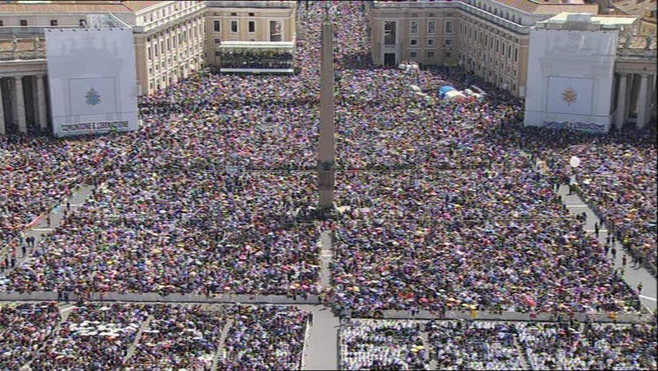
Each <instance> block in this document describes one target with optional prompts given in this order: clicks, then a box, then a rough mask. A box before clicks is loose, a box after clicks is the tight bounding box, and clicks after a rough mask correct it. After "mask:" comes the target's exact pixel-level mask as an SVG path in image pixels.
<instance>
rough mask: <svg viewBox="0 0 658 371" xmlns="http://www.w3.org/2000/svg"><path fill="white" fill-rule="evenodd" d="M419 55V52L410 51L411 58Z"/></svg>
mask: <svg viewBox="0 0 658 371" xmlns="http://www.w3.org/2000/svg"><path fill="white" fill-rule="evenodd" d="M417 56H418V52H416V51H413V52H409V57H410V58H416V57H417Z"/></svg>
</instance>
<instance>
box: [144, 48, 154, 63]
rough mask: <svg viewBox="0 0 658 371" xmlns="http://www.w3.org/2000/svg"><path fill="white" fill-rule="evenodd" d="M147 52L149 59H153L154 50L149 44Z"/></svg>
mask: <svg viewBox="0 0 658 371" xmlns="http://www.w3.org/2000/svg"><path fill="white" fill-rule="evenodd" d="M146 53H147V54H148V56H149V60H151V59H153V54H152V53H153V52H152V51H151V47H150V46H149V47H148V48H146Z"/></svg>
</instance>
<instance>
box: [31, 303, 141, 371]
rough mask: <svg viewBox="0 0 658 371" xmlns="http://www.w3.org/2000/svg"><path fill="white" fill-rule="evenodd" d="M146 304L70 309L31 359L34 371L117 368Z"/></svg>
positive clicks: (132, 339)
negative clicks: (54, 331) (82, 367)
mask: <svg viewBox="0 0 658 371" xmlns="http://www.w3.org/2000/svg"><path fill="white" fill-rule="evenodd" d="M148 309H149V308H148V307H147V306H146V305H139V304H137V305H135V304H108V305H104V304H102V303H86V304H84V305H82V306H78V307H75V308H73V310H72V311H71V313H70V314H69V315H68V318H66V319H65V320H63V321H62V323H61V324H60V326H59V329H58V330H57V332H56V333H55V334H54V335H53V336H51V337H49V338H48V340H47V341H46V342H45V343H44V344H42V347H41V348H40V350H39V351H38V352H37V354H36V355H35V356H34V358H33V359H32V362H31V363H30V367H31V368H32V369H33V370H54V369H59V370H62V369H75V368H76V367H80V366H83V365H84V367H86V368H90V369H103V368H108V369H118V368H120V367H122V366H123V365H124V362H125V357H126V355H127V353H128V349H129V347H130V346H131V345H132V344H133V342H134V340H135V336H136V335H137V331H138V330H139V329H140V327H141V325H142V322H143V321H144V320H146V319H147V318H148V316H149V311H148Z"/></svg>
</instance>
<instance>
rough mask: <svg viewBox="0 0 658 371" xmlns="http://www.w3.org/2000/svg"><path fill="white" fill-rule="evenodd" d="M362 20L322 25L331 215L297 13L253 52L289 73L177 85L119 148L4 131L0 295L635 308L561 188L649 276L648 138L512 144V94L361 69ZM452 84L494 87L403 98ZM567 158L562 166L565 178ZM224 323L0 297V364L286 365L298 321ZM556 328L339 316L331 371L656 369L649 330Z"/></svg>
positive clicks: (634, 293)
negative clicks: (280, 39) (53, 215)
mask: <svg viewBox="0 0 658 371" xmlns="http://www.w3.org/2000/svg"><path fill="white" fill-rule="evenodd" d="M362 8H363V5H362V4H360V3H359V2H337V3H336V4H334V5H333V6H332V9H331V13H332V16H333V17H334V19H335V20H336V21H335V28H336V32H335V53H334V54H335V62H336V69H337V70H338V71H339V73H338V74H337V76H338V77H337V79H336V90H337V94H336V153H337V159H336V169H337V171H336V199H335V204H336V206H337V209H338V213H337V215H336V216H335V218H334V219H332V220H330V221H318V220H317V218H314V217H313V216H314V210H315V208H316V206H317V203H318V195H317V193H318V189H317V187H318V186H317V174H316V168H317V151H318V145H317V142H318V136H319V134H318V126H319V87H320V84H319V72H320V45H319V40H320V26H321V18H322V14H323V9H322V6H321V5H319V4H312V5H311V6H310V8H309V9H308V10H306V9H305V7H304V6H301V7H299V9H298V22H299V26H300V27H303V28H304V29H305V31H306V34H307V37H306V39H305V40H303V41H299V42H298V43H297V46H296V50H295V53H293V55H292V56H288V55H283V56H279V55H278V54H277V55H272V56H271V58H270V59H271V60H273V61H274V62H272V63H279V58H281V59H282V60H287V58H288V57H290V58H292V59H294V65H295V66H299V67H300V68H301V70H300V71H299V74H296V75H292V76H274V75H258V76H256V75H241V76H237V75H215V74H212V73H208V71H203V73H198V74H194V75H191V76H190V77H189V78H188V79H185V80H184V81H181V82H179V83H178V84H176V85H174V86H170V87H168V88H167V89H164V90H161V91H158V92H156V93H155V94H153V95H150V96H145V97H140V102H139V103H140V111H141V118H142V120H143V127H142V128H141V129H140V130H139V131H136V132H131V133H125V134H110V135H105V136H98V137H92V138H68V139H52V138H46V137H36V138H29V137H20V136H10V137H0V179H2V182H0V254H2V255H0V264H4V265H3V266H2V268H3V269H2V271H0V290H1V291H3V292H4V291H15V292H21V293H29V292H36V291H54V290H56V291H59V292H62V291H65V292H72V293H75V294H87V293H159V294H161V295H163V296H164V295H167V294H171V293H183V294H204V295H208V296H219V295H222V294H250V295H255V294H260V295H286V296H302V297H305V296H308V295H320V296H321V297H322V298H323V299H324V300H325V302H326V303H331V304H332V306H333V308H334V309H337V312H342V311H349V312H350V313H351V315H352V317H372V316H374V314H375V313H377V312H379V311H382V310H427V311H429V312H431V313H433V314H436V315H438V316H441V314H443V313H445V312H446V311H451V310H478V311H490V312H502V311H514V312H525V313H537V312H559V313H568V314H573V313H591V312H632V313H635V312H637V311H638V310H639V309H640V302H639V297H638V294H640V292H639V291H638V289H636V288H633V287H630V286H629V285H628V284H627V283H626V282H625V281H624V280H623V275H622V274H621V273H620V272H619V271H618V270H615V269H614V266H613V264H611V262H610V260H609V254H608V253H607V249H606V247H609V245H610V243H609V242H605V243H604V242H600V241H599V240H597V239H596V238H595V236H593V235H592V234H591V233H587V232H586V231H585V229H584V224H583V222H582V221H581V220H578V219H577V218H575V217H573V216H571V214H570V213H569V211H568V210H567V209H566V207H565V206H564V204H563V203H562V201H561V198H560V196H559V195H558V189H559V187H560V186H564V185H565V184H566V183H567V182H568V179H569V177H570V176H571V175H573V176H574V177H575V180H576V182H577V185H576V186H575V187H574V188H575V191H576V192H577V193H578V194H579V195H580V196H581V197H582V198H583V199H584V200H585V202H587V203H588V204H589V205H591V206H592V208H593V209H594V210H595V211H596V212H597V214H598V216H599V217H600V218H601V221H602V222H604V223H605V226H606V228H607V229H608V231H610V233H611V234H612V235H614V236H615V237H616V238H617V240H618V241H619V242H620V243H621V244H622V246H623V251H625V252H626V253H627V254H629V255H630V256H631V257H632V258H633V259H634V260H635V262H636V263H637V264H638V265H639V266H643V267H645V268H646V269H648V270H649V271H650V272H652V273H653V274H654V275H655V274H656V259H657V257H658V256H657V255H656V254H657V246H656V237H657V236H656V214H657V213H656V211H657V209H658V208H657V199H656V191H657V189H656V166H655V159H656V157H657V145H656V138H655V134H656V133H655V127H654V128H649V129H648V130H645V131H642V132H640V131H624V132H621V133H618V132H614V133H610V134H608V135H605V136H601V135H591V134H584V133H576V132H564V131H554V130H547V129H540V128H525V127H522V125H521V123H520V117H521V116H522V107H523V106H522V102H521V101H520V100H518V99H516V98H514V97H512V96H511V95H509V94H507V93H505V92H503V91H499V90H497V89H495V88H494V87H492V86H490V85H488V84H487V83H486V82H483V81H480V80H478V79H477V78H474V77H473V76H470V75H468V74H467V73H465V72H464V71H462V70H460V69H456V68H447V67H445V68H444V67H441V68H435V67H430V68H424V69H422V70H420V71H418V72H417V73H415V72H406V71H401V70H399V69H391V68H378V67H376V66H374V65H373V63H372V61H371V59H370V57H369V56H370V51H369V50H370V43H369V40H368V37H367V24H368V22H367V18H366V17H365V14H364V12H363V9H362ZM236 63H238V62H236ZM268 63H269V62H268ZM281 63H288V62H285V61H284V62H281ZM471 83H477V85H478V86H480V87H482V88H483V89H485V90H487V91H488V92H490V94H488V95H487V97H486V98H485V99H483V100H482V101H478V100H475V99H465V100H459V101H452V102H443V101H438V100H436V99H430V100H429V101H428V100H425V99H421V98H419V96H418V95H417V94H415V93H414V92H413V91H412V90H411V89H410V88H409V85H411V84H413V85H417V86H419V87H420V88H421V89H422V90H423V91H424V92H428V94H431V95H433V94H434V92H436V91H437V89H438V88H439V87H440V86H444V85H451V86H454V87H456V88H458V89H465V88H467V87H469V84H471ZM654 126H655V125H654ZM572 156H578V157H579V158H580V159H581V166H579V167H577V168H575V169H572V170H571V171H570V172H571V173H570V172H569V171H567V170H566V169H567V165H568V163H569V159H570V158H571V157H572ZM539 160H542V161H546V163H547V164H548V171H547V172H546V173H542V172H541V171H539V170H538V169H537V166H536V163H537V161H539ZM80 186H92V187H93V188H94V190H93V192H92V195H91V196H90V197H89V198H88V199H87V200H86V202H85V203H84V204H83V205H81V206H79V207H76V208H75V209H74V210H73V211H72V212H70V213H68V215H67V216H66V217H65V218H64V220H63V222H62V223H61V225H59V226H58V227H57V228H55V229H54V230H53V231H52V232H51V233H49V234H48V235H47V236H46V237H45V239H44V240H43V241H41V242H39V243H38V244H37V246H36V247H34V248H33V249H31V250H30V251H29V256H28V257H27V259H26V260H25V261H24V262H22V263H21V264H19V265H17V266H16V267H15V268H13V269H10V267H8V266H6V265H7V264H5V261H6V260H7V259H8V258H9V257H12V256H15V255H16V251H17V250H18V249H20V247H21V244H23V243H24V233H25V232H26V231H27V230H28V229H29V228H31V227H33V226H34V225H36V224H38V223H39V222H40V221H41V220H44V219H45V218H46V217H45V215H46V214H45V213H47V212H48V211H49V210H51V209H52V208H53V207H54V206H55V205H57V204H59V203H61V202H63V201H64V200H65V199H66V198H67V197H68V196H69V195H70V194H72V192H74V191H75V189H76V188H78V187H80ZM328 229H329V230H330V232H331V239H332V245H333V249H334V251H333V253H334V255H333V261H332V264H331V265H330V273H331V280H330V284H329V286H330V287H328V288H323V287H322V286H321V284H320V281H321V279H320V271H321V269H320V266H321V264H320V246H319V244H318V241H319V240H320V235H321V234H322V233H323V232H324V231H326V230H328ZM606 245H608V246H606ZM220 307H221V306H218V307H217V308H220ZM221 308H223V309H222V310H217V309H208V308H205V307H202V306H189V305H180V306H167V305H147V304H120V303H83V305H77V306H75V307H74V308H73V309H72V310H70V311H67V312H63V311H62V312H60V310H59V309H58V307H57V306H56V305H55V304H52V303H38V304H7V305H5V304H2V305H0V336H1V338H2V339H3V340H2V341H1V342H0V369H5V368H8V369H16V368H20V367H21V366H22V365H25V364H29V365H30V367H31V368H32V369H33V370H47V369H66V368H76V367H80V365H82V364H84V365H92V366H93V367H97V368H128V369H135V370H137V369H157V368H164V369H167V368H186V369H204V368H211V367H212V366H213V365H215V366H217V367H218V368H220V369H244V368H248V369H296V368H299V367H301V366H300V365H301V359H302V349H303V346H304V337H305V332H306V330H307V325H306V323H307V321H308V313H307V312H305V311H303V310H301V309H299V308H296V307H275V306H264V307H257V306H242V305H235V306H226V307H221ZM574 325H575V326H576V327H574V326H566V325H565V324H563V323H520V322H516V323H512V322H481V321H473V322H458V321H447V320H446V321H433V322H427V321H425V322H423V321H393V320H382V321H376V320H364V321H359V320H350V321H347V322H344V323H343V324H342V327H341V330H340V331H341V337H340V346H339V348H340V357H341V367H342V368H344V369H363V368H379V369H389V368H396V369H398V368H399V369H430V368H432V365H434V366H435V367H441V368H442V369H443V368H445V369H464V368H466V369H469V368H474V369H524V368H527V367H532V368H538V369H542V368H547V369H580V368H606V369H608V368H610V369H626V368H642V369H644V368H649V369H650V368H653V369H655V368H656V361H655V360H656V342H655V338H656V325H655V323H653V324H650V325H649V324H647V325H640V324H637V325H630V324H607V323H605V324H604V323H576V324H574ZM652 339H653V340H652ZM547 344H550V345H547Z"/></svg>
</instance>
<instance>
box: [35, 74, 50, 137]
mask: <svg viewBox="0 0 658 371" xmlns="http://www.w3.org/2000/svg"><path fill="white" fill-rule="evenodd" d="M36 78H37V96H38V97H37V104H38V105H39V108H38V118H39V126H40V127H41V129H46V128H47V127H48V118H47V117H46V90H45V89H44V87H43V78H44V75H37V76H36Z"/></svg>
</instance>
